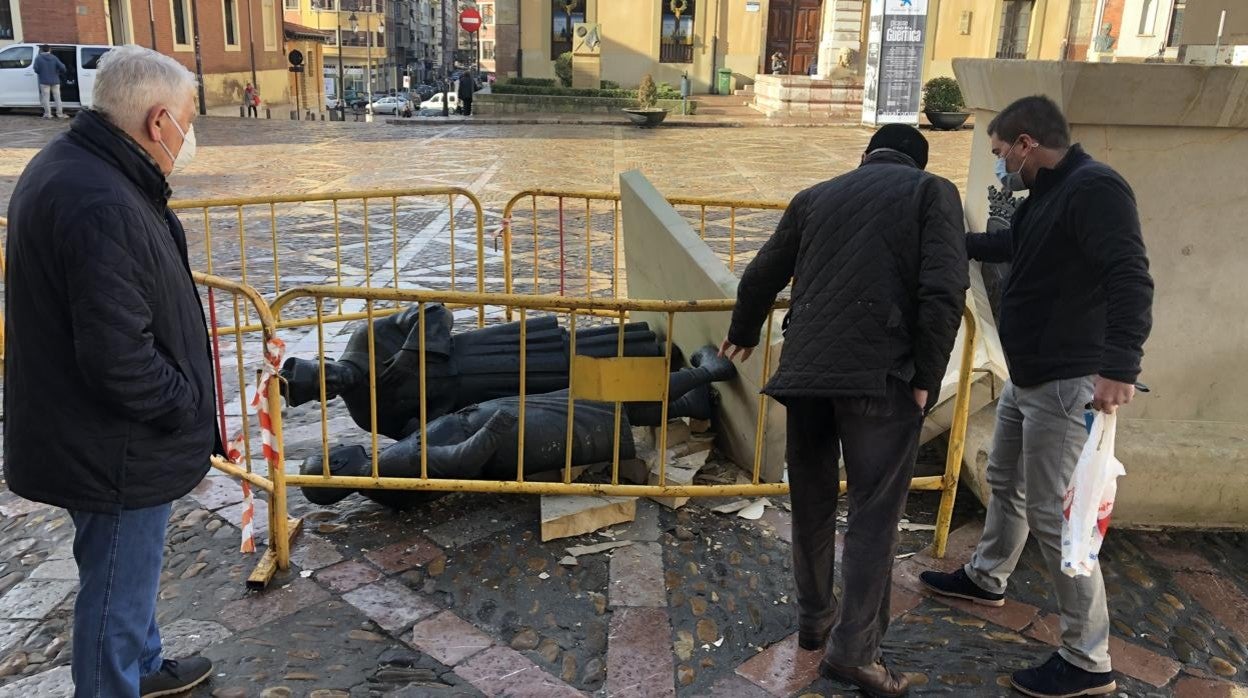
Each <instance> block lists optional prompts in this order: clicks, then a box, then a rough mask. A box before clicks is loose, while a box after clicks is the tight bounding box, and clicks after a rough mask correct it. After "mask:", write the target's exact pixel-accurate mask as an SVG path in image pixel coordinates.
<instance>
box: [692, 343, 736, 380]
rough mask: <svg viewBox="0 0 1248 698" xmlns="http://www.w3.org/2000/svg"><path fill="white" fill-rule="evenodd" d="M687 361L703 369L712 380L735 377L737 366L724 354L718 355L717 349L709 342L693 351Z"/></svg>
mask: <svg viewBox="0 0 1248 698" xmlns="http://www.w3.org/2000/svg"><path fill="white" fill-rule="evenodd" d="M689 363H690V364H691V365H692V366H693V367H694V368H701V369H705V370H706V371H707V372H708V373H709V374H710V378H711V380H712V381H726V380H732V379H733V378H736V377H737V367H736V366H735V365H734V364H733V363H732V360H730V359H729V358H728V357H726V356H720V355H719V349H716V348H715V347H713V346H711V345H710V344H708V345H706V346H704V347H702V348H701V349H699V350H697V351H695V352H694V353H693V356H691V357H689Z"/></svg>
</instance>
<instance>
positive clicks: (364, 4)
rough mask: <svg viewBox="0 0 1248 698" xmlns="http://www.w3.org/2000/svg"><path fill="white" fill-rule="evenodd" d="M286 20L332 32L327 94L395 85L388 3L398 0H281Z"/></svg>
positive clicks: (326, 72)
mask: <svg viewBox="0 0 1248 698" xmlns="http://www.w3.org/2000/svg"><path fill="white" fill-rule="evenodd" d="M281 1H282V3H283V9H284V11H285V18H286V21H288V22H291V23H293V24H298V25H300V26H304V27H308V28H309V29H315V30H317V31H323V32H326V33H327V34H328V37H329V38H328V41H327V43H326V45H325V64H324V67H323V69H322V74H321V80H322V84H323V85H324V90H325V92H326V93H327V94H332V95H340V94H342V93H343V90H344V89H345V90H350V91H354V92H360V93H364V92H368V91H369V90H371V91H374V92H376V91H383V90H386V89H390V88H392V87H394V71H393V70H392V69H390V68H389V67H388V66H389V65H390V64H391V63H392V61H391V59H390V57H389V54H388V51H389V48H388V46H389V45H390V42H389V41H387V29H386V19H387V16H386V8H387V6H388V5H389V4H390V3H391V2H392V0H281Z"/></svg>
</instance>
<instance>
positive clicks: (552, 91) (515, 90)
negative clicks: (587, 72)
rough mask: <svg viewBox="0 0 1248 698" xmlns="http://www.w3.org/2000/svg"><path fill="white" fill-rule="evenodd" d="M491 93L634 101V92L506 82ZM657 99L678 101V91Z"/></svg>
mask: <svg viewBox="0 0 1248 698" xmlns="http://www.w3.org/2000/svg"><path fill="white" fill-rule="evenodd" d="M491 92H493V93H494V94H497V95H548V96H551V97H609V98H614V99H636V98H637V92H636V91H635V90H620V89H614V90H595V89H593V88H584V87H547V86H542V85H517V84H515V83H514V82H508V83H506V84H503V85H497V84H496V85H494V87H493V88H492V89H491ZM657 97H658V99H680V91H678V90H672V89H667V90H663V89H659V91H658V95H657Z"/></svg>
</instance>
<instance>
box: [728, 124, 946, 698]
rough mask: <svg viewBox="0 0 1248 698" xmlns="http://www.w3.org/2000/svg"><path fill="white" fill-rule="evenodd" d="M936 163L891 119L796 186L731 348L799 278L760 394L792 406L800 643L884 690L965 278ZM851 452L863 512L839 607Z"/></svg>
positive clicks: (893, 678)
mask: <svg viewBox="0 0 1248 698" xmlns="http://www.w3.org/2000/svg"><path fill="white" fill-rule="evenodd" d="M926 165H927V141H926V139H924V138H923V135H922V134H921V133H919V131H918V130H917V129H914V128H912V127H910V126H904V125H901V124H890V125H888V126H884V127H883V128H881V129H880V130H879V131H877V132H876V133H875V135H874V136H873V137H872V138H871V142H870V144H869V145H868V146H867V151H866V153H865V154H864V155H863V157H862V165H861V166H860V167H858V168H857V169H856V170H853V171H852V172H848V173H846V174H844V175H841V176H840V177H837V178H835V179H832V180H829V181H827V182H824V183H822V184H818V185H815V186H814V187H811V188H810V189H807V190H805V191H803V192H801V193H799V194H798V195H797V196H795V197H793V201H792V202H790V203H789V207H788V209H787V210H786V211H785V212H784V216H783V217H782V218H781V219H780V225H779V227H778V228H777V229H776V232H775V234H774V235H773V236H772V237H771V239H770V240H768V241H767V244H765V245H764V246H763V248H762V249H761V250H759V252H758V255H757V256H756V257H755V258H754V260H753V261H752V262H750V265H749V266H748V267H747V268H746V270H745V273H744V274H743V275H742V276H741V284H740V286H739V287H738V288H737V304H736V309H735V310H734V311H733V314H732V325H731V327H730V328H729V330H728V337H727V339H725V340H724V343H723V346H722V349H721V351H722V352H723V353H725V354H727V355H729V356H731V357H734V358H735V357H738V356H740V357H742V359H745V358H748V357H749V355H750V353H751V350H752V349H753V347H755V346H757V345H758V342H759V332H760V330H761V328H762V325H763V322H764V320H765V319H766V317H767V314H768V313H769V312H770V309H771V306H772V304H773V302H774V301H775V299H776V294H778V293H779V292H780V290H781V289H783V288H784V287H785V286H786V285H788V283H789V281H790V279H791V280H792V281H793V290H792V309H791V310H790V313H789V317H788V322H787V329H786V330H785V338H784V351H783V352H782V353H781V355H780V367H779V370H778V371H777V372H776V375H775V376H774V377H773V378H772V379H771V380H770V381H769V382H768V383H767V386H766V387H765V388H764V389H763V392H765V393H766V394H768V395H771V396H772V397H775V398H776V399H777V400H779V401H780V402H782V403H783V404H784V406H785V407H786V408H787V411H788V424H787V427H788V428H787V439H788V442H787V446H786V451H787V453H786V456H787V458H786V460H787V461H788V473H789V484H790V486H791V498H792V503H793V563H794V564H793V569H794V576H795V578H796V585H797V601H798V607H799V618H798V639H799V644H800V645H801V647H802V649H805V650H818V649H821V648H824V647H825V645H826V649H825V651H824V657H823V661H822V662H820V665H819V670H820V673H821V674H822V675H823V676H825V677H827V678H835V679H839V680H842V681H846V682H848V683H852V684H854V685H856V686H859V687H861V688H863V689H865V690H867V691H869V692H871V693H872V694H874V695H879V696H900V695H902V694H904V693H905V692H906V690H907V688H908V680H907V679H906V678H905V677H904V676H903V675H900V674H898V673H896V672H893V671H891V670H890V669H888V668H887V667H885V666H884V662H883V660H882V658H881V656H880V641H881V639H882V638H883V636H884V632H885V630H886V629H887V627H888V621H889V590H890V586H891V580H892V568H893V554H894V551H895V550H896V546H897V523H898V521H899V520H900V518H901V514H902V511H903V509H904V506H905V502H906V493H907V492H908V490H909V487H910V479H911V476H912V473H913V470H914V462H915V457H916V456H917V453H918V446H919V430H920V428H921V427H922V424H923V416H924V414H925V413H926V411H927V410H928V409H929V408H930V407H931V406H932V405H933V404H935V401H936V398H937V394H938V393H939V391H940V385H941V382H942V380H943V378H944V375H945V367H946V365H947V364H948V362H949V354H950V352H951V351H952V349H953V341H954V338H955V337H956V335H957V332H958V325H959V322H960V321H961V317H962V308H963V305H964V304H965V300H966V298H965V295H966V288H967V285H968V280H967V266H966V248H965V242H964V228H963V223H962V204H961V200H960V199H959V197H958V191H957V188H955V187H954V185H953V184H952V183H950V182H949V181H948V180H945V179H943V178H941V177H938V176H936V175H933V174H930V173H928V172H925V171H924V169H923V168H924V167H925V166H926ZM842 454H843V455H844V459H845V470H846V474H847V477H848V480H849V492H848V496H849V500H850V501H849V510H850V512H851V518H850V520H849V529H848V531H846V533H845V545H844V556H843V557H844V562H845V564H844V574H843V577H844V587H843V588H844V591H843V593H842V595H841V599H840V603H839V605H838V603H837V600H836V599H835V598H834V596H833V590H832V580H833V577H834V566H835V558H834V550H835V548H836V546H835V540H836V500H837V493H838V491H839V481H840V477H839V471H838V461H839V460H840V457H841V455H842Z"/></svg>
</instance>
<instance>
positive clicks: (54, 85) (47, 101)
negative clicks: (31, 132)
mask: <svg viewBox="0 0 1248 698" xmlns="http://www.w3.org/2000/svg"><path fill="white" fill-rule="evenodd" d="M34 69H35V75H36V76H38V79H39V103H40V104H42V105H43V118H45V119H51V118H52V100H56V117H57V118H58V119H68V118H69V117H68V116H66V115H65V108H64V107H62V106H61V79H62V78H64V77H65V76H66V75H67V74H68V73H69V70H68V69H67V68H66V67H65V64H64V63H62V62H61V59H59V58H57V57H56V56H54V55H52V47H51V46H49V45H47V44H43V45H42V46H40V47H39V55H38V56H35V63H34Z"/></svg>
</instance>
